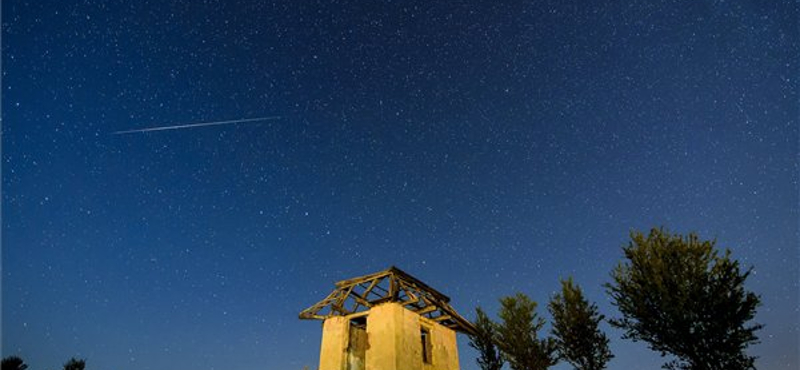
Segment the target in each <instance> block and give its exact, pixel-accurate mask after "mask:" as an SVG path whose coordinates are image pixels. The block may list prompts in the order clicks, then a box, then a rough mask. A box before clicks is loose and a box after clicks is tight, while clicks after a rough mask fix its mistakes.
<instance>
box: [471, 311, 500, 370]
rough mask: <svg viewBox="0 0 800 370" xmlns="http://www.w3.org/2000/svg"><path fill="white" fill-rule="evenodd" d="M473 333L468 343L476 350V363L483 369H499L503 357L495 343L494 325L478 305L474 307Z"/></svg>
mask: <svg viewBox="0 0 800 370" xmlns="http://www.w3.org/2000/svg"><path fill="white" fill-rule="evenodd" d="M475 313H476V315H477V318H476V319H475V331H476V332H475V334H472V335H470V336H469V345H470V347H472V348H475V349H476V350H477V351H478V354H479V357H478V359H477V361H478V365H480V367H481V369H483V370H500V369H501V368H502V367H503V363H504V361H503V358H502V356H500V352H499V350H498V349H497V346H496V345H495V337H496V335H497V334H496V330H495V328H496V325H495V323H493V322H492V320H491V319H489V317H488V316H486V312H484V311H483V310H482V309H481V308H480V307H478V308H476V309H475Z"/></svg>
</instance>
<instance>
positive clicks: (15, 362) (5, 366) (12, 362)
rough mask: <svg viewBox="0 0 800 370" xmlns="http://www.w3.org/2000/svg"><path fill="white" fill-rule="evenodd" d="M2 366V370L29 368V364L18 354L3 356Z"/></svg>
mask: <svg viewBox="0 0 800 370" xmlns="http://www.w3.org/2000/svg"><path fill="white" fill-rule="evenodd" d="M0 368H2V370H25V369H27V368H28V365H27V364H25V361H23V360H22V359H21V358H19V357H17V356H8V357H6V358H3V362H2V365H0Z"/></svg>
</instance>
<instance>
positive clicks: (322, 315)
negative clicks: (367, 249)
mask: <svg viewBox="0 0 800 370" xmlns="http://www.w3.org/2000/svg"><path fill="white" fill-rule="evenodd" d="M449 302H450V298H448V297H447V296H445V295H444V294H442V293H439V292H438V291H436V290H435V289H433V288H431V287H429V286H428V285H427V284H425V283H423V282H422V281H420V280H418V279H416V278H414V277H413V276H411V275H409V274H407V273H405V272H403V271H401V270H400V269H398V268H396V267H390V268H388V269H386V270H384V271H380V272H377V273H374V274H370V275H366V276H362V277H358V278H353V279H349V280H343V281H340V282H338V283H336V289H335V290H334V291H333V292H332V293H331V294H329V295H328V296H327V297H326V298H325V299H323V300H322V301H320V302H319V303H317V304H315V305H313V306H311V307H309V308H308V309H306V310H304V311H303V312H301V313H300V318H301V319H319V320H323V321H324V323H323V326H322V345H321V349H320V356H319V357H320V359H319V370H458V369H459V365H458V349H457V347H456V332H462V333H466V334H469V333H473V332H474V330H475V328H474V327H473V325H472V323H470V322H469V321H468V320H466V319H464V318H463V317H461V315H459V314H458V313H457V312H456V311H455V310H454V309H453V308H452V307H451V306H450V304H449Z"/></svg>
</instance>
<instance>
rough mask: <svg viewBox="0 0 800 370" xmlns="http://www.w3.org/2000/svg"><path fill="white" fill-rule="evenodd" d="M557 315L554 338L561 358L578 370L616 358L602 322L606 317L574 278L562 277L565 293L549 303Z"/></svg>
mask: <svg viewBox="0 0 800 370" xmlns="http://www.w3.org/2000/svg"><path fill="white" fill-rule="evenodd" d="M548 308H549V309H550V314H551V315H552V316H553V329H552V333H553V337H554V338H555V342H556V348H557V349H558V355H559V358H560V359H563V360H566V361H567V362H569V363H570V364H572V366H574V367H575V369H577V370H601V369H604V368H605V367H606V364H607V363H608V361H609V360H610V359H611V358H612V357H614V355H612V354H611V351H610V350H609V349H608V337H606V335H605V334H604V333H603V332H601V331H600V328H599V325H600V322H601V321H603V319H604V318H605V316H603V315H601V314H599V313H598V311H597V305H595V304H594V303H592V304H589V302H588V301H587V300H586V298H584V297H583V292H582V291H581V288H580V287H579V286H577V285H576V284H574V283H573V282H572V278H569V279H567V280H561V293H559V294H556V295H555V296H554V297H553V298H552V299H551V300H550V304H549V305H548Z"/></svg>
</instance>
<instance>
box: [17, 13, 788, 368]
mask: <svg viewBox="0 0 800 370" xmlns="http://www.w3.org/2000/svg"><path fill="white" fill-rule="evenodd" d="M797 19H798V17H797V3H796V2H793V1H756V0H741V1H721V0H714V1H711V0H699V1H592V2H587V1H572V0H566V1H565V0H557V1H555V0H553V1H548V0H540V1H463V0H456V1H411V0H409V1H377V0H361V1H285V2H269V1H213V0H207V1H195V0H191V1H190V0H165V1H147V0H143V1H78V2H76V1H55V0H37V1H22V0H6V1H3V2H2V131H3V135H2V186H3V188H2V248H3V249H2V279H3V280H2V352H3V355H6V356H7V355H12V354H13V355H18V356H21V357H23V358H24V359H25V360H26V362H27V363H29V364H30V369H31V370H54V369H56V370H57V369H58V368H60V366H61V364H63V363H64V362H65V361H66V360H67V359H68V358H69V357H71V356H77V357H83V358H86V359H87V361H88V366H87V369H88V370H112V369H113V370H132V369H234V370H250V369H298V370H299V369H301V368H302V367H303V366H306V365H307V366H309V367H310V368H312V369H313V368H315V367H316V366H317V361H318V351H319V341H320V337H321V326H320V324H319V322H317V321H300V320H298V318H297V314H298V313H299V312H300V311H301V310H302V309H304V308H306V307H308V306H310V305H312V304H313V303H315V302H317V301H318V300H320V299H322V298H323V297H324V296H325V295H326V294H328V293H329V292H330V291H331V290H332V288H333V282H335V281H337V280H340V279H345V278H350V277H354V276H358V275H363V274H367V273H371V272H375V271H378V270H382V269H384V268H386V267H388V266H389V265H393V264H394V265H397V266H398V267H400V268H402V269H404V270H406V271H407V272H409V273H411V274H412V275H414V276H416V277H418V278H420V279H421V280H423V281H425V282H427V283H429V284H430V285H431V286H433V287H435V288H437V289H439V290H440V291H442V292H444V293H445V294H447V295H449V296H451V297H452V303H453V306H454V307H455V308H456V309H457V310H459V311H460V312H461V313H462V314H463V315H464V316H467V317H469V318H472V317H474V308H475V307H476V306H477V305H480V306H482V307H484V308H485V309H486V310H487V311H488V312H489V313H490V315H492V316H494V315H495V314H496V311H497V308H498V302H497V299H498V298H499V297H501V296H503V295H508V294H513V293H515V292H523V293H526V294H528V295H529V296H531V297H532V298H533V299H534V300H536V301H538V302H540V310H539V313H540V314H543V315H545V317H549V315H547V314H546V313H545V311H544V310H543V309H544V306H545V303H546V302H547V300H548V299H549V298H550V297H551V296H552V295H553V294H554V292H555V290H556V289H558V280H559V278H561V277H567V276H573V277H574V278H575V281H576V282H577V283H578V284H580V285H581V286H582V287H583V288H584V290H585V292H586V295H587V296H588V298H589V299H591V300H593V301H595V302H597V304H598V305H599V307H600V310H601V312H602V313H604V314H606V315H607V316H609V317H617V316H618V313H617V311H616V310H615V308H614V307H613V306H612V305H611V304H610V303H609V298H608V296H607V295H606V294H605V293H604V290H603V288H602V284H603V283H605V282H608V281H609V280H610V277H609V272H610V270H611V268H612V267H613V266H614V265H615V264H616V263H617V262H618V261H620V259H621V258H622V253H621V247H622V246H623V245H625V244H626V242H627V240H628V235H629V232H630V231H631V230H648V229H649V228H651V227H654V226H664V227H667V228H668V229H669V230H670V231H674V232H680V233H688V232H690V231H696V232H698V233H699V234H700V235H701V236H702V237H705V238H716V239H717V240H718V245H719V246H720V247H723V248H731V249H732V251H733V256H734V257H735V258H737V259H739V260H740V261H741V262H742V263H743V264H744V265H745V266H753V267H754V272H753V275H752V276H751V278H750V279H749V280H748V282H747V286H748V288H749V289H751V290H753V291H755V292H757V293H759V294H760V295H761V297H762V301H763V306H762V307H761V308H760V309H759V311H758V315H757V318H756V321H757V322H759V323H763V324H765V325H766V327H765V328H764V329H763V330H761V331H760V332H759V336H760V338H761V343H760V344H758V345H755V346H753V347H752V348H751V349H750V353H751V354H753V355H757V356H759V357H760V358H759V360H758V361H757V365H758V366H759V368H760V369H797V368H798V367H799V366H800V362H799V361H800V360H798V348H800V344H799V343H798V336H799V335H800V329H799V328H798V325H799V324H798V322H799V321H800V316H799V314H798V307H799V306H800V302H798V292H799V291H800V287H799V286H798V281H800V278H799V277H798V264H799V262H800V261H799V258H798V257H799V254H798V246H799V245H800V242H799V240H798V238H799V237H798V224H799V223H798V216H799V215H798V208H799V207H798V108H797V101H798V95H797V76H798V75H800V73H798V67H797V65H798V60H797V59H798V55H800V48H799V47H798V20H797ZM260 117H273V119H271V120H264V121H257V122H256V121H253V122H241V123H232V124H226V125H217V126H206V127H188V128H183V129H176V130H169V131H157V132H138V133H128V134H114V133H115V132H118V131H125V130H136V129H141V128H147V127H159V126H173V125H186V124H192V123H201V122H216V121H226V120H241V119H250V118H260ZM604 329H605V330H607V333H608V335H609V336H610V337H611V338H612V342H611V346H612V351H613V352H614V354H615V355H616V358H614V359H613V360H612V361H611V363H610V364H609V368H610V369H657V368H659V367H660V364H662V363H663V362H664V360H663V359H661V358H660V357H659V356H658V355H657V354H656V353H654V352H652V351H650V350H648V349H647V347H646V345H645V344H642V343H632V342H629V341H625V340H622V339H620V336H621V334H622V333H621V332H620V331H617V330H613V329H611V328H609V327H608V326H607V325H605V326H604ZM466 343H467V338H466V337H464V336H460V337H459V350H460V357H461V364H462V369H465V370H476V369H478V367H477V365H476V364H475V361H474V359H475V352H474V351H473V350H472V349H471V348H469V347H468V346H467V344H466ZM568 368H569V366H567V365H565V364H562V365H559V366H557V367H555V369H568Z"/></svg>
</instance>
